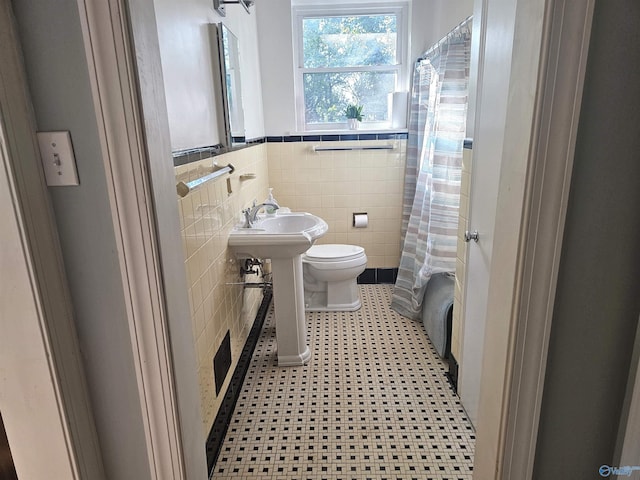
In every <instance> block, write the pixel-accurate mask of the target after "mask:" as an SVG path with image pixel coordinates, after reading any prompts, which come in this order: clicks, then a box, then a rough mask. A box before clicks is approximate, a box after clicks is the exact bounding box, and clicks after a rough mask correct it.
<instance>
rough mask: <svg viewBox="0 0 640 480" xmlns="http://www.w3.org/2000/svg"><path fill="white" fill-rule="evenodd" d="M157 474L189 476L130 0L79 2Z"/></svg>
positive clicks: (142, 400)
mask: <svg viewBox="0 0 640 480" xmlns="http://www.w3.org/2000/svg"><path fill="white" fill-rule="evenodd" d="M78 7H79V11H80V18H81V25H82V31H83V37H84V43H85V50H86V55H87V63H88V65H89V76H90V81H91V87H92V92H93V98H94V107H95V110H96V112H97V115H96V117H97V118H96V120H97V123H98V131H99V135H100V141H101V146H102V153H103V161H104V165H105V171H106V173H107V189H108V192H109V197H110V203H111V210H112V212H113V222H114V227H115V231H116V233H117V234H119V235H118V236H117V237H116V241H117V243H118V246H119V253H120V267H121V271H122V272H123V277H122V283H123V287H124V289H125V301H126V303H127V317H128V321H129V331H130V336H131V343H132V350H133V352H134V361H135V370H136V376H137V379H138V388H139V392H140V406H141V409H142V412H143V422H144V429H145V437H146V443H147V445H146V447H147V452H148V461H149V466H150V470H151V475H152V477H151V478H156V479H169V478H171V479H182V478H186V475H185V466H184V452H183V445H182V439H181V436H180V426H179V418H178V410H177V402H176V391H175V380H174V378H173V363H172V357H171V348H170V344H169V334H168V328H167V314H166V308H165V292H164V291H163V287H162V281H161V277H160V276H161V265H160V261H159V251H158V245H157V237H156V225H155V217H154V212H153V198H152V193H151V187H150V179H149V173H148V166H147V149H146V144H145V132H144V128H143V120H142V116H141V114H140V111H139V101H140V100H139V96H138V78H137V77H136V73H135V72H136V69H135V59H134V58H133V55H132V52H133V48H132V40H131V36H130V31H129V22H128V17H127V15H128V12H127V5H126V3H125V2H124V1H118V0H109V1H101V2H94V1H90V0H78Z"/></svg>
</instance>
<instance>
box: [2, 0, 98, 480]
mask: <svg viewBox="0 0 640 480" xmlns="http://www.w3.org/2000/svg"><path fill="white" fill-rule="evenodd" d="M26 85H27V82H26V76H25V72H24V66H23V64H22V52H21V48H20V43H19V41H18V35H17V30H16V25H15V21H14V17H13V11H12V9H11V3H10V2H9V1H8V0H1V1H0V205H1V207H0V224H1V225H2V228H1V229H0V245H2V249H0V271H1V272H2V276H1V277H0V367H1V369H2V374H1V375H0V410H2V415H3V420H4V424H5V430H6V433H7V438H8V440H9V444H10V448H11V454H12V457H13V461H14V464H15V469H16V473H17V474H18V477H19V478H69V479H83V478H92V479H93V478H95V479H96V480H101V479H104V478H105V477H104V469H103V465H102V457H101V452H100V447H99V444H98V438H97V433H96V429H95V424H94V421H93V412H92V409H91V403H90V400H89V393H88V388H87V384H86V379H85V375H84V369H83V365H82V355H81V352H80V348H79V343H78V338H77V334H76V329H75V323H74V319H73V309H72V305H71V300H70V295H69V290H68V287H67V280H66V276H65V271H64V266H63V262H62V253H61V249H60V245H59V241H58V235H57V229H56V227H55V221H54V218H53V211H52V208H51V202H50V198H49V194H48V191H47V187H46V185H45V180H44V175H43V171H42V166H41V163H40V157H39V149H38V146H37V141H36V138H35V120H34V116H33V111H32V107H31V99H30V95H29V92H28V89H27V87H26Z"/></svg>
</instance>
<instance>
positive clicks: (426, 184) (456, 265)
mask: <svg viewBox="0 0 640 480" xmlns="http://www.w3.org/2000/svg"><path fill="white" fill-rule="evenodd" d="M471 25H472V19H471V17H470V18H467V19H466V20H465V21H464V22H462V23H461V24H460V25H458V26H457V27H456V28H455V29H454V30H452V31H451V32H450V33H449V34H447V35H446V36H445V37H444V38H442V39H441V40H440V41H439V42H437V43H436V44H435V45H433V46H432V47H431V48H429V49H428V50H427V51H426V52H425V53H424V54H423V55H422V56H421V57H420V58H419V59H418V60H417V61H416V63H415V67H414V72H413V83H412V85H413V88H412V93H411V106H410V117H409V137H408V144H407V166H406V177H405V187H404V201H403V217H402V245H403V246H402V253H401V258H400V266H399V269H398V278H397V281H396V283H395V287H394V293H393V297H392V301H391V308H392V309H393V310H395V311H396V312H398V313H400V314H401V315H403V316H405V317H408V318H411V319H414V320H417V321H420V322H422V323H423V324H424V328H425V330H426V332H427V334H428V335H429V338H430V340H431V342H432V344H433V346H434V348H435V349H436V351H437V352H438V354H439V355H440V356H441V357H442V358H445V359H446V360H447V361H448V364H449V372H448V376H449V379H450V381H451V382H452V384H453V387H454V388H457V376H458V375H457V370H458V361H457V359H459V358H460V348H461V345H460V320H461V313H460V312H461V309H462V302H461V299H462V298H463V296H462V289H463V285H464V281H463V280H464V264H465V257H466V241H468V240H467V238H465V233H464V229H465V225H466V217H467V215H468V198H469V183H470V182H469V179H470V160H471V155H470V153H471V150H470V149H471V141H470V140H469V139H465V134H466V124H467V114H468V97H469V95H468V85H469V65H470V57H471Z"/></svg>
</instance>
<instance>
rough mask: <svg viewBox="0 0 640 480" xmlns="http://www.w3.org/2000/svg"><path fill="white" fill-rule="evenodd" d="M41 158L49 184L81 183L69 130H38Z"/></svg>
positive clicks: (52, 185)
mask: <svg viewBox="0 0 640 480" xmlns="http://www.w3.org/2000/svg"><path fill="white" fill-rule="evenodd" d="M38 144H39V145H40V158H41V159H42V167H43V168H44V176H45V179H46V180H47V185H49V186H50V187H59V186H65V185H79V184H80V182H78V171H77V170H76V159H75V157H74V155H73V146H72V145H71V135H70V134H69V132H38Z"/></svg>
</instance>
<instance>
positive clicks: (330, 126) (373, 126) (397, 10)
mask: <svg viewBox="0 0 640 480" xmlns="http://www.w3.org/2000/svg"><path fill="white" fill-rule="evenodd" d="M384 14H393V15H396V19H397V29H398V31H397V35H398V39H397V46H396V48H397V50H396V64H395V65H391V66H387V65H385V66H365V67H348V71H362V72H367V71H390V70H395V71H396V72H397V76H396V87H395V91H407V90H408V83H409V74H408V65H409V48H408V47H409V3H407V2H392V3H376V4H373V5H370V6H363V5H356V4H347V5H323V6H317V7H314V6H297V7H293V8H292V16H291V17H292V22H293V28H292V31H293V55H294V91H295V99H296V127H297V129H298V130H299V131H300V132H309V131H323V132H324V131H332V130H333V131H336V130H337V131H343V130H347V128H348V127H347V122H346V121H345V122H344V123H321V124H314V125H313V127H312V128H309V126H308V125H307V124H306V121H305V104H304V83H303V76H304V74H305V73H309V72H314V73H321V72H325V71H326V72H334V71H336V69H335V68H321V69H320V68H313V69H309V68H304V63H303V62H304V58H303V54H304V52H303V46H302V21H303V19H305V18H310V17H332V16H333V17H335V16H344V15H384ZM365 126H366V130H390V129H391V119H389V121H388V122H367V123H366V124H365Z"/></svg>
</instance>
